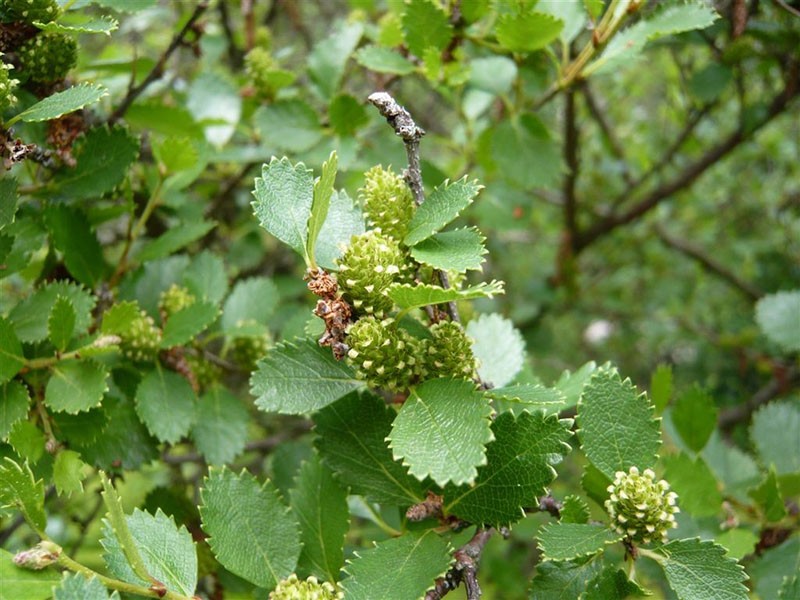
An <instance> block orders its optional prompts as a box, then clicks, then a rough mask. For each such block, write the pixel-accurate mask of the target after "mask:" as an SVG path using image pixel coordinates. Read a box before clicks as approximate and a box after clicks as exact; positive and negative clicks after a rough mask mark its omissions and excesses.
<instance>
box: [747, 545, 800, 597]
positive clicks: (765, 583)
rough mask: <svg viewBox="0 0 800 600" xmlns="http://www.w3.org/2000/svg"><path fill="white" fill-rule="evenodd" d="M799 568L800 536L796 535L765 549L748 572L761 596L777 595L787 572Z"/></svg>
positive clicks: (795, 570)
mask: <svg viewBox="0 0 800 600" xmlns="http://www.w3.org/2000/svg"><path fill="white" fill-rule="evenodd" d="M798 570H800V537H798V536H796V535H795V536H791V537H790V538H789V539H788V540H786V541H785V542H783V543H782V544H780V545H778V546H775V547H774V548H769V549H767V550H765V551H764V552H763V553H762V554H761V556H758V557H755V558H754V559H753V560H752V562H751V563H750V564H749V565H748V567H747V573H748V574H749V575H750V577H751V578H752V579H753V582H754V585H753V588H754V591H755V592H756V593H757V594H758V597H759V598H775V597H777V596H778V594H779V592H780V589H781V587H783V583H784V580H785V579H786V578H787V573H797V572H798Z"/></svg>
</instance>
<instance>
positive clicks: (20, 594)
mask: <svg viewBox="0 0 800 600" xmlns="http://www.w3.org/2000/svg"><path fill="white" fill-rule="evenodd" d="M0 485H2V484H0ZM60 580H61V574H60V573H59V572H58V571H55V570H52V569H44V570H43V571H31V570H29V569H22V568H20V567H18V566H17V565H15V564H14V555H13V554H11V552H8V551H7V550H3V549H2V548H0V581H2V582H3V584H2V585H0V600H21V599H23V598H24V600H48V599H49V598H51V597H52V595H53V586H54V585H57V584H58V582H59V581H60Z"/></svg>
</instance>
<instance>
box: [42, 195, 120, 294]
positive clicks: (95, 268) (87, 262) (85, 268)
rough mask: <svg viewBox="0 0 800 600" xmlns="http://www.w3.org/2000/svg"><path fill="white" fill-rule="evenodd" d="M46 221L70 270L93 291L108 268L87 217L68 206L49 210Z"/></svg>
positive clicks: (57, 205) (63, 205) (54, 207)
mask: <svg viewBox="0 0 800 600" xmlns="http://www.w3.org/2000/svg"><path fill="white" fill-rule="evenodd" d="M44 217H45V223H46V224H47V229H48V231H49V232H50V236H51V238H52V240H53V244H54V245H55V247H56V248H57V249H58V250H59V251H60V252H61V253H62V254H63V255H64V264H65V265H66V267H67V270H69V272H70V274H71V275H72V276H73V277H75V279H77V280H78V281H80V282H81V283H82V284H84V285H85V286H87V287H89V288H93V287H94V286H95V285H96V284H97V282H98V281H100V280H101V279H103V278H104V277H105V275H106V273H107V271H108V265H107V264H106V262H105V260H104V259H103V249H102V247H101V246H100V242H98V241H97V236H96V235H95V233H94V231H92V227H91V225H90V224H89V220H88V219H87V218H86V215H85V214H84V213H83V212H82V211H80V210H78V209H77V208H74V207H71V206H67V205H66V204H54V205H51V206H49V207H47V209H46V210H45V213H44Z"/></svg>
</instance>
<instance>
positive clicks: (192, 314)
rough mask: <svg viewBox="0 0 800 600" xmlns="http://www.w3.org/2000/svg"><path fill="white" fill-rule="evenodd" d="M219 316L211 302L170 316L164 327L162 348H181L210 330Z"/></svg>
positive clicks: (204, 302) (193, 306) (188, 307)
mask: <svg viewBox="0 0 800 600" xmlns="http://www.w3.org/2000/svg"><path fill="white" fill-rule="evenodd" d="M218 316H219V310H218V309H217V307H216V305H214V304H212V303H211V302H206V301H201V302H195V303H194V304H192V305H190V306H187V307H186V308H182V309H181V310H179V311H178V312H176V313H175V314H173V315H170V317H169V319H167V322H166V324H165V325H164V337H163V338H162V339H161V347H162V348H172V347H173V346H181V345H183V344H185V343H186V342H188V341H189V340H192V339H194V338H195V337H196V336H197V335H198V334H199V333H202V332H203V331H205V330H206V328H208V326H209V325H211V324H212V323H213V322H214V321H216V320H217V317H218Z"/></svg>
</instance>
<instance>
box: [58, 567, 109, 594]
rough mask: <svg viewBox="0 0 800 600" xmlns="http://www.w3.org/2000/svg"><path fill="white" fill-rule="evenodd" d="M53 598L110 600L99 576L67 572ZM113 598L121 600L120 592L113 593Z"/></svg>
mask: <svg viewBox="0 0 800 600" xmlns="http://www.w3.org/2000/svg"><path fill="white" fill-rule="evenodd" d="M53 600H109V595H108V590H107V589H106V587H105V586H104V585H103V584H102V583H100V580H99V579H98V578H97V577H92V578H91V579H87V578H86V577H85V576H84V575H81V574H80V573H68V572H65V573H64V578H63V579H62V580H61V585H60V586H58V587H57V588H54V589H53ZM111 600H119V594H118V593H117V592H114V593H113V594H111Z"/></svg>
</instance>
